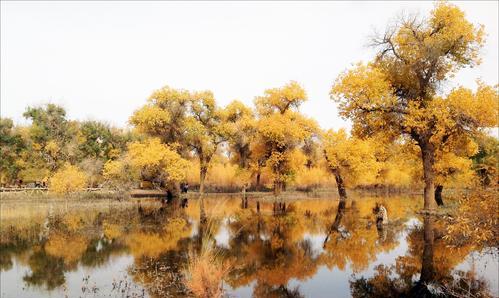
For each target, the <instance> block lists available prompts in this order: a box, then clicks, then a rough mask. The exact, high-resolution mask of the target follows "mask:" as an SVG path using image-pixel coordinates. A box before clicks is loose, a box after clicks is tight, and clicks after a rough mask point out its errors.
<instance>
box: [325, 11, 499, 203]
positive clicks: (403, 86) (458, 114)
mask: <svg viewBox="0 0 499 298" xmlns="http://www.w3.org/2000/svg"><path fill="white" fill-rule="evenodd" d="M483 43H484V31H483V28H482V27H481V26H474V25H473V24H472V23H470V22H469V21H468V20H466V18H465V16H464V13H463V11H461V10H460V9H459V8H458V7H456V6H455V5H452V4H449V3H447V2H438V3H437V4H436V5H435V8H434V9H433V10H432V11H431V13H430V16H429V17H428V18H427V19H419V18H417V17H414V18H409V19H402V20H401V21H400V22H399V23H398V24H397V25H396V26H394V27H391V28H390V29H388V30H387V31H386V33H385V34H384V35H381V36H378V37H376V38H374V40H373V45H374V46H375V47H376V48H377V49H379V50H378V52H377V55H376V57H375V59H374V60H373V61H371V62H370V63H367V64H358V65H356V66H355V67H354V68H353V69H351V70H348V71H346V72H344V73H343V74H341V75H340V76H339V77H338V79H337V81H336V82H335V84H334V85H333V87H332V89H331V97H332V98H333V99H334V100H336V101H337V102H338V103H339V109H340V113H341V115H342V116H343V117H346V118H349V119H351V120H352V121H353V132H354V134H356V135H358V136H371V135H373V134H383V135H385V136H390V137H393V138H397V137H399V136H400V135H405V136H408V137H410V138H411V139H412V140H414V141H415V142H416V143H417V145H418V147H419V148H420V153H421V160H422V166H423V176H424V182H425V187H424V208H425V209H426V210H431V209H434V208H435V169H434V165H435V160H436V154H437V151H438V150H439V148H444V147H446V146H449V147H452V146H454V145H457V144H461V143H463V142H467V141H468V140H471V139H472V138H473V136H474V135H476V134H477V133H478V131H479V130H480V129H482V128H484V127H493V126H497V119H498V110H497V109H491V107H494V106H496V102H497V98H498V93H497V89H496V88H494V87H491V86H486V85H484V84H482V83H479V85H478V88H477V90H476V91H475V92H473V91H472V90H470V89H467V88H464V87H459V88H456V89H454V90H452V91H450V92H449V93H448V94H447V95H446V96H445V95H444V96H440V95H439V93H438V91H439V89H438V87H439V86H441V84H442V83H443V82H445V81H447V80H448V79H449V78H451V77H452V76H453V75H454V74H455V73H456V72H457V71H458V70H459V69H461V68H463V67H473V66H474V65H477V64H478V63H479V62H480V59H479V57H478V53H479V49H480V48H481V46H482V45H483ZM449 151H452V148H449Z"/></svg>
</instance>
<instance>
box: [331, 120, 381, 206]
mask: <svg viewBox="0 0 499 298" xmlns="http://www.w3.org/2000/svg"><path fill="white" fill-rule="evenodd" d="M323 146H324V157H325V158H326V161H327V164H328V166H329V169H330V170H331V173H333V175H334V178H335V180H336V186H337V188H338V194H339V196H340V200H346V199H347V192H346V186H347V185H350V186H355V185H358V184H370V183H374V182H375V181H376V179H377V176H378V173H379V171H380V169H381V164H380V163H379V162H378V161H377V159H376V152H375V150H374V149H375V148H376V146H375V143H374V141H372V140H370V139H359V138H355V137H348V135H347V133H346V131H345V130H344V129H340V130H339V131H338V132H335V131H333V130H328V131H327V132H326V133H325V134H324V138H323Z"/></svg>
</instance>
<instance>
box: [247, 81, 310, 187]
mask: <svg viewBox="0 0 499 298" xmlns="http://www.w3.org/2000/svg"><path fill="white" fill-rule="evenodd" d="M306 100H307V94H306V93H305V90H304V89H303V88H302V87H301V86H300V85H299V84H298V83H296V82H290V83H288V84H286V85H285V86H283V87H281V88H273V89H268V90H265V94H264V95H263V96H260V97H257V98H256V99H255V105H256V109H257V112H258V116H259V120H258V124H257V127H258V138H259V139H258V141H257V142H258V143H259V144H260V145H259V146H258V147H259V149H260V150H259V155H260V156H261V157H262V159H264V160H265V162H266V166H267V167H268V168H270V169H271V171H272V174H273V177H272V178H273V182H274V193H275V194H276V195H279V194H280V193H281V191H282V189H283V187H284V185H285V183H287V182H288V181H289V180H290V179H291V178H292V177H293V174H294V173H293V168H292V166H291V164H290V161H291V157H292V155H291V153H292V152H293V150H294V149H296V148H300V147H301V146H303V144H304V142H305V140H306V139H309V138H312V137H313V136H314V135H315V134H316V132H317V124H316V123H315V121H314V120H312V119H309V118H306V117H305V116H303V115H302V114H300V113H299V111H298V108H299V106H300V105H301V104H302V103H303V102H305V101H306Z"/></svg>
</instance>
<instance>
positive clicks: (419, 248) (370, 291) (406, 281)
mask: <svg viewBox="0 0 499 298" xmlns="http://www.w3.org/2000/svg"><path fill="white" fill-rule="evenodd" d="M436 235H438V230H437V223H436V219H435V217H434V216H431V215H425V216H424V218H423V228H422V229H421V228H414V229H413V230H412V231H410V233H409V235H408V236H407V237H408V240H409V241H408V243H409V245H410V248H409V255H406V256H400V257H398V258H397V262H396V264H395V265H393V266H384V265H379V266H377V267H376V273H375V274H374V276H373V277H371V278H369V279H365V278H358V279H353V280H351V281H350V288H351V293H352V296H353V297H442V296H444V297H491V296H490V294H489V293H488V291H489V290H488V287H487V283H486V282H485V281H484V280H483V279H480V278H477V276H475V274H474V273H473V272H472V271H469V272H463V271H457V272H452V268H454V267H455V266H456V265H457V264H458V263H460V262H461V261H462V260H463V259H464V258H465V257H466V255H468V253H469V252H470V251H471V249H470V248H469V247H468V248H461V249H459V250H452V249H450V248H449V247H447V245H446V244H445V243H443V240H442V239H441V236H436ZM418 260H419V261H418ZM418 267H419V270H418V269H417V268H418ZM418 273H419V277H417V275H418ZM415 278H416V279H415ZM414 280H416V281H415V282H414Z"/></svg>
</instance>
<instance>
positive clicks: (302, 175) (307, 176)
mask: <svg viewBox="0 0 499 298" xmlns="http://www.w3.org/2000/svg"><path fill="white" fill-rule="evenodd" d="M333 184H334V182H333V180H332V176H331V174H330V173H329V171H328V170H326V169H325V168H324V167H312V168H307V167H303V168H301V169H300V170H299V171H298V172H297V174H296V177H295V180H294V182H293V185H295V186H296V187H297V188H299V189H313V188H317V187H323V186H327V185H333Z"/></svg>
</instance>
